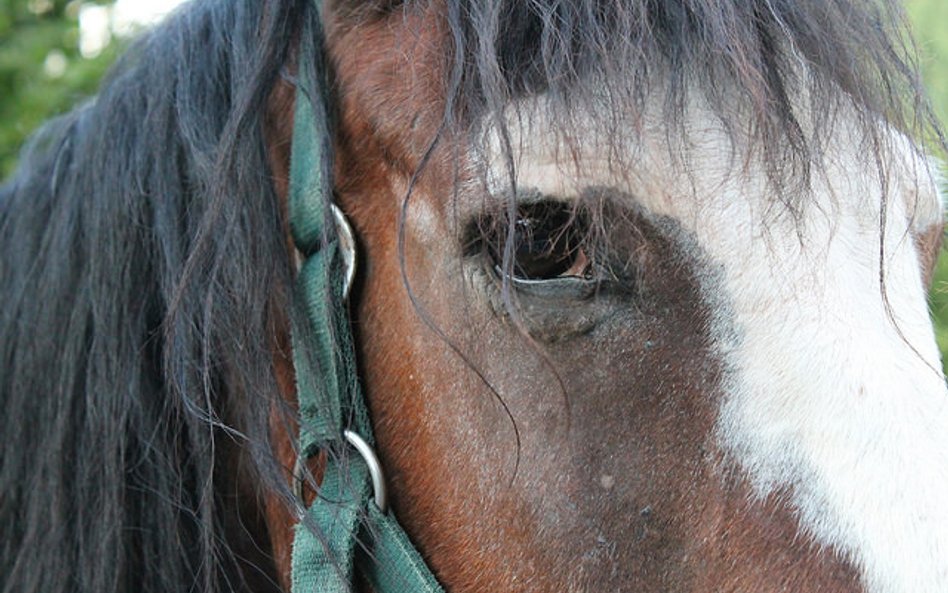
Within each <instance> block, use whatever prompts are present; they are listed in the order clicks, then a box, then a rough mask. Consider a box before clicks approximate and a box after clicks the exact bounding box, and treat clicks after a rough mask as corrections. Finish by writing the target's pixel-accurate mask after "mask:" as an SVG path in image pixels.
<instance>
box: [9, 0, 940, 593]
mask: <svg viewBox="0 0 948 593" xmlns="http://www.w3.org/2000/svg"><path fill="white" fill-rule="evenodd" d="M429 1H430V0H405V1H402V2H393V1H391V0H384V1H383V0H338V2H337V4H338V5H339V6H338V8H340V9H344V10H346V9H347V10H348V11H349V13H350V16H351V17H352V18H365V19H371V18H380V14H381V12H380V11H383V12H391V11H398V10H405V11H409V10H418V9H419V8H421V7H424V6H425V5H427V4H428V2H429ZM444 2H445V5H446V7H447V24H448V33H449V35H450V38H451V41H452V43H453V45H454V49H453V52H449V53H451V55H448V56H446V59H447V60H449V62H450V67H449V75H450V80H449V81H448V82H449V84H448V93H447V97H446V98H447V103H446V106H445V111H444V125H443V126H442V130H446V129H450V128H459V127H464V126H468V125H472V122H475V121H477V120H478V119H479V118H482V117H486V118H487V119H488V120H490V121H499V119H498V118H499V114H501V113H502V112H503V110H504V108H505V107H506V106H507V105H509V104H510V102H511V101H514V100H516V99H518V98H522V97H526V96H528V95H533V94H537V93H541V92H542V93H545V94H546V95H547V96H548V97H550V98H551V108H552V109H555V110H557V111H558V112H560V113H564V114H568V113H576V112H577V110H579V109H580V106H581V105H586V104H591V103H590V102H592V103H597V104H598V103H601V101H602V97H606V99H607V104H608V105H613V106H616V108H618V106H619V105H629V104H631V105H637V106H639V107H641V106H642V105H643V104H644V101H645V100H646V98H647V96H648V94H649V92H651V90H652V89H653V88H654V85H655V77H654V76H655V74H657V73H661V74H662V77H660V78H663V79H664V80H666V82H667V84H666V85H665V86H664V87H663V88H664V89H665V100H664V105H665V106H666V107H665V109H666V118H667V121H668V123H669V125H675V124H676V123H677V122H681V121H682V112H683V110H684V109H686V104H687V101H686V92H685V91H686V89H689V88H692V87H694V86H695V85H697V88H700V89H701V91H702V93H703V94H704V95H705V96H706V97H707V98H708V100H709V102H710V104H711V105H712V106H714V107H715V111H716V112H717V113H718V115H719V117H720V118H721V119H722V121H724V122H725V123H726V124H729V126H728V127H729V129H733V130H735V133H736V134H737V133H740V134H745V135H749V136H750V137H751V138H752V139H753V140H755V142H756V144H757V145H758V146H762V147H775V146H779V147H784V148H785V149H786V150H784V149H781V150H776V149H770V148H768V149H766V150H765V151H764V154H765V157H766V159H767V161H768V162H769V163H770V164H771V165H772V169H773V171H774V172H775V177H786V176H787V174H788V169H787V167H788V165H787V163H788V162H789V161H787V160H786V158H785V157H787V155H790V156H791V157H793V161H794V162H798V163H799V162H804V163H809V162H811V161H812V160H813V155H814V154H816V153H819V146H818V144H819V142H818V138H817V137H815V136H809V135H807V134H805V133H803V132H802V131H801V130H802V126H801V125H800V123H799V121H798V118H799V114H798V113H796V112H795V110H794V107H793V106H792V93H791V89H799V88H801V86H802V87H803V88H805V89H806V90H807V92H808V93H809V95H810V97H811V98H812V105H814V106H815V107H819V108H820V109H821V110H820V111H818V112H814V113H813V114H811V115H812V116H813V117H815V118H816V119H815V121H816V122H818V123H820V124H825V125H829V123H830V122H831V120H832V115H830V113H831V110H826V111H822V108H823V107H827V106H832V105H838V104H841V103H845V104H847V105H850V106H853V107H855V110H856V112H857V113H859V114H861V115H862V116H863V121H864V122H865V124H866V127H867V129H868V130H877V131H878V130H880V127H879V126H880V124H879V122H880V121H884V122H888V123H889V124H890V125H893V126H895V127H896V128H897V129H902V130H906V131H909V132H913V131H918V132H925V131H926V130H927V131H929V132H933V133H934V134H935V135H936V136H938V138H941V136H940V132H938V131H937V130H938V127H937V124H936V123H935V121H934V118H933V116H932V115H931V110H930V109H929V108H928V106H927V103H925V101H924V98H923V97H924V95H923V94H922V92H921V90H920V85H919V82H918V79H917V76H916V69H915V66H914V63H913V62H912V56H913V55H914V53H913V51H912V49H911V47H910V46H909V45H907V43H908V42H907V41H906V40H905V37H904V36H903V35H902V33H901V30H902V29H901V27H902V25H903V23H902V16H901V13H900V12H899V11H898V9H897V8H895V5H894V4H890V3H887V2H881V1H880V2H864V1H862V0H799V1H796V2H790V1H786V0H754V1H748V0H744V1H739V0H715V1H713V2H711V1H701V0H676V1H658V0H621V1H608V2H607V1H603V0H572V1H566V2H564V1H562V0H530V1H522V0H487V1H482V0H444ZM311 5H312V2H311V0H271V1H267V2H255V1H249V2H234V1H232V0H207V1H204V2H192V3H190V4H188V5H186V6H185V7H183V9H182V10H180V11H178V12H177V13H175V14H174V15H173V16H172V17H170V18H169V19H167V20H166V21H165V22H164V23H163V24H161V25H160V26H158V27H157V28H155V29H153V30H151V31H149V32H148V33H146V34H145V35H144V36H143V37H142V38H141V39H139V40H138V41H137V42H136V43H135V44H134V45H133V47H132V48H131V49H130V51H129V52H128V53H127V55H126V56H124V57H123V58H122V60H121V61H120V62H119V64H117V66H116V67H115V68H114V69H113V71H112V72H111V74H110V75H109V77H108V79H107V81H106V82H105V83H104V85H103V87H102V90H101V92H100V94H99V95H98V96H97V97H96V98H95V99H93V100H91V101H90V102H88V103H87V104H85V105H83V106H82V107H80V108H78V109H77V110H76V111H74V112H72V113H70V114H67V115H65V116H63V117H61V118H59V119H57V120H54V121H52V122H50V123H49V124H47V125H46V127H44V128H43V129H42V130H41V131H40V132H39V133H38V134H37V135H36V136H35V137H34V139H33V140H32V141H31V145H30V146H29V147H28V148H27V150H26V151H25V152H24V156H23V159H22V164H21V167H20V169H19V170H18V172H17V173H16V175H15V177H14V178H13V179H12V180H11V181H10V182H9V183H8V184H7V185H4V186H3V187H2V188H0V252H2V254H3V255H2V260H0V302H2V303H3V308H2V310H0V365H2V368H3V372H2V375H0V404H2V407H3V410H4V417H3V420H2V426H3V435H4V454H3V456H2V459H0V488H2V490H0V541H2V543H0V550H2V551H0V585H2V586H0V590H2V591H3V592H4V593H7V592H13V591H16V592H20V591H40V590H42V591H47V592H50V593H55V592H58V591H67V590H68V591H97V592H100V591H126V590H140V591H145V592H147V591H185V590H202V591H207V592H212V591H241V590H248V589H251V588H254V587H258V588H260V587H266V586H269V579H270V577H271V575H267V574H258V573H257V572H255V571H260V570H263V569H260V568H256V567H260V566H265V565H266V562H265V561H263V560H260V559H261V558H263V557H264V556H265V555H266V552H267V551H266V550H259V549H256V548H255V546H256V545H258V544H260V543H261V542H254V541H250V540H251V538H250V537H249V535H247V533H246V532H247V529H246V525H245V523H255V522H259V518H258V517H255V516H253V513H254V511H253V509H254V508H255V507H256V506H257V504H256V503H257V501H256V497H257V496H259V495H260V493H261V492H262V491H264V490H278V491H280V492H283V493H284V494H286V495H287V496H288V493H287V492H286V485H285V484H284V483H283V481H284V480H283V476H282V473H281V471H282V468H281V467H280V466H279V465H278V463H277V461H276V460H275V459H274V456H273V454H272V452H271V450H270V446H269V442H270V441H269V429H268V419H269V414H270V411H271V406H272V404H273V402H274V399H275V398H276V397H277V394H278V393H279V390H278V388H277V384H276V382H275V378H274V370H273V346H274V341H275V340H276V339H277V334H278V332H279V331H280V327H281V326H282V325H283V324H282V319H283V317H281V316H283V315H295V314H296V313H295V312H296V311H297V309H298V308H297V306H296V304H295V302H294V299H293V297H292V294H291V293H292V291H291V289H290V286H291V280H292V270H291V264H290V262H291V258H290V257H289V254H288V253H287V246H286V243H285V228H286V227H285V220H284V217H283V213H282V212H281V207H280V204H279V201H278V199H277V196H276V194H275V190H274V187H273V183H272V173H271V171H270V168H269V162H268V158H267V152H266V151H267V148H266V138H265V137H264V128H265V122H264V119H265V112H266V109H265V105H266V101H267V98H268V95H269V93H270V91H271V90H272V88H273V86H274V84H275V82H276V80H277V78H278V77H279V76H281V73H282V72H283V70H282V69H283V67H284V65H285V64H286V62H287V59H288V56H289V54H290V52H291V45H292V42H293V39H294V34H295V33H296V32H298V30H299V26H300V23H301V22H303V20H304V19H313V18H317V17H316V14H315V10H314V9H313V8H312V6H311ZM801 62H804V63H806V65H807V69H806V76H805V78H802V79H801V78H800V76H801V74H800V72H801V71H800V69H799V68H798V67H797V65H798V64H799V63H801ZM589 81H596V82H597V83H600V84H598V85H590V84H588V83H589ZM735 89H736V90H737V91H738V93H739V95H740V96H741V97H742V98H743V99H744V101H745V104H746V106H747V109H746V110H744V111H735V110H733V109H731V107H730V105H731V104H730V103H729V98H730V97H732V96H733V95H732V93H733V92H734V91H735ZM748 117H749V118H750V119H749V120H748V119H747V118H748ZM880 118H881V119H880ZM554 121H559V122H562V123H561V125H562V127H563V131H564V133H569V130H570V128H569V126H570V124H571V121H572V120H571V119H570V118H568V117H567V118H563V119H557V120H554ZM748 121H749V122H750V125H748V124H747V122H748ZM817 129H820V127H819V126H818V128H817ZM738 131H739V132H738ZM879 133H880V135H879V136H876V137H877V138H878V137H881V132H879ZM435 140H436V139H432V141H433V142H434V141H435ZM942 145H943V143H942ZM793 170H794V171H797V170H798V169H796V168H795V169H793ZM237 451H239V452H240V453H239V454H238V453H237ZM249 484H259V490H255V489H253V488H249V490H248V489H247V488H248V485H249Z"/></svg>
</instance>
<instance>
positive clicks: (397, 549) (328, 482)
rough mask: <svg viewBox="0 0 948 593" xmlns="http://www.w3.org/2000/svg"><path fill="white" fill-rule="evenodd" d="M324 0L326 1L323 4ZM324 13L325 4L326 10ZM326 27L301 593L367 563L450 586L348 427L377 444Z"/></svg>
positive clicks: (302, 411)
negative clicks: (339, 230) (439, 577)
mask: <svg viewBox="0 0 948 593" xmlns="http://www.w3.org/2000/svg"><path fill="white" fill-rule="evenodd" d="M317 4H318V2H317ZM316 14H317V15H318V10H317V12H316ZM322 47H323V43H322V31H321V27H320V25H319V24H318V23H317V22H314V21H313V20H312V19H309V20H307V21H306V23H305V24H304V27H303V31H302V35H301V40H300V53H299V75H298V81H297V94H296V107H295V113H294V124H293V146H292V155H291V162H290V196H289V212H290V227H291V231H292V233H293V239H294V241H295V243H296V248H297V250H298V251H299V252H300V253H301V254H302V257H303V258H304V261H303V263H302V265H301V266H300V269H299V274H298V277H297V286H296V289H297V291H298V292H297V296H298V297H299V300H300V302H302V304H303V308H304V312H305V316H304V317H305V319H303V320H297V321H294V323H293V325H292V327H291V330H292V341H293V362H294V365H295V368H296V387H297V399H298V402H299V417H300V423H301V428H300V442H299V450H300V454H301V455H303V456H305V457H309V456H311V455H314V454H316V453H317V452H318V451H320V450H327V451H329V455H328V456H327V463H326V468H325V473H324V475H323V478H322V482H321V484H320V487H319V493H318V496H317V499H316V501H315V502H314V503H313V505H312V506H311V507H310V508H309V509H307V511H306V517H305V519H304V520H303V521H301V522H300V524H298V525H297V527H296V534H295V538H294V541H293V553H292V562H293V566H292V571H293V572H292V577H291V579H292V590H293V592H294V593H343V592H348V591H351V589H352V583H353V582H354V577H355V571H356V570H357V569H358V570H359V571H360V572H361V573H362V574H363V575H364V576H365V580H366V581H367V582H368V583H369V584H370V586H371V587H372V588H373V590H374V591H375V592H376V593H443V590H442V588H441V587H440V586H439V585H438V583H437V581H436V580H435V578H434V575H433V574H432V573H431V571H430V570H429V569H428V567H427V566H426V565H425V563H424V560H423V559H422V558H421V556H420V555H419V554H418V551H417V550H415V548H414V547H413V546H412V544H411V542H410V541H409V539H408V536H407V534H405V532H404V530H403V529H402V528H401V526H400V525H399V524H398V522H397V520H396V519H395V517H394V515H393V514H392V513H391V512H389V513H383V512H382V511H381V510H380V509H379V508H378V507H377V506H376V505H375V502H374V500H373V491H372V482H371V476H370V474H369V470H368V467H367V466H366V464H365V462H364V461H363V459H362V458H361V457H360V456H359V455H357V454H351V452H349V451H348V450H346V449H344V448H343V449H340V447H345V446H346V445H345V440H344V438H343V431H344V430H347V429H348V430H353V431H355V432H357V433H358V434H359V435H361V436H362V438H363V439H365V440H366V441H367V442H368V443H369V444H372V443H373V437H372V430H371V424H370V422H369V417H368V410H367V408H366V405H365V401H364V399H363V396H362V393H361V388H360V385H359V381H358V376H357V371H356V363H355V349H354V347H353V344H352V334H351V328H350V327H349V318H348V311H347V309H346V306H345V295H344V294H343V293H344V289H343V284H344V282H345V280H344V276H345V273H344V272H345V270H344V267H345V264H344V262H343V258H342V255H341V247H340V243H339V239H338V237H337V234H336V231H335V226H334V223H333V218H332V215H331V209H330V207H331V200H332V177H331V175H332V154H331V134H330V132H329V128H330V126H329V118H328V110H327V108H326V105H327V97H326V95H325V93H326V91H325V89H326V82H325V80H319V78H320V77H321V76H323V75H322V74H317V75H316V78H317V80H314V79H313V73H315V72H322V71H323V68H317V67H316V66H317V65H319V64H323V63H325V60H324V56H323V55H322V53H321V52H322Z"/></svg>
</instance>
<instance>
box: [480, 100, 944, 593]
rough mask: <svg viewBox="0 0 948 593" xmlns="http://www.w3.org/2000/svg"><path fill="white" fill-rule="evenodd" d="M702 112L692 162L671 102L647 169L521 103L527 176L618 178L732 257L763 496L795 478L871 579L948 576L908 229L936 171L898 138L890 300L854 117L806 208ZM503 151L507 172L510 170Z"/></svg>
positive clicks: (812, 531)
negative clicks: (613, 158)
mask: <svg viewBox="0 0 948 593" xmlns="http://www.w3.org/2000/svg"><path fill="white" fill-rule="evenodd" d="M538 112H542V109H541V110H538ZM691 117H692V118H693V121H692V122H690V123H689V125H688V126H687V128H688V129H689V130H690V132H691V136H690V137H689V144H688V145H689V147H690V148H689V150H690V152H689V156H690V159H691V161H690V162H691V166H692V167H693V168H692V169H691V172H692V174H691V175H688V174H683V173H682V172H681V170H679V169H677V168H676V166H672V165H669V161H670V159H669V158H668V150H667V149H666V148H665V144H664V142H665V139H666V136H665V129H664V128H663V127H662V123H661V120H660V117H656V118H655V119H654V120H653V125H652V126H651V127H648V126H646V129H645V132H644V134H643V137H642V143H641V144H640V145H639V146H637V147H636V148H635V150H636V152H635V154H638V155H640V156H639V157H637V158H638V164H637V165H635V166H633V169H634V170H631V171H629V170H626V171H624V172H623V174H622V175H616V174H614V173H613V172H610V168H609V167H607V166H604V165H603V164H602V163H603V162H604V161H605V159H603V160H601V161H597V160H596V159H595V158H588V157H589V156H590V155H588V154H584V155H583V156H584V159H586V160H584V161H583V162H582V163H581V166H580V167H578V168H577V169H576V171H574V170H573V168H572V167H571V166H567V167H565V168H564V167H559V166H557V165H556V161H557V156H558V154H559V155H562V154H569V152H568V151H562V150H560V151H558V150H557V148H556V141H555V140H554V139H552V138H550V137H549V135H545V130H546V129H548V127H547V126H544V125H543V124H542V122H540V121H536V120H534V121H533V125H531V124H530V123H529V121H530V120H529V118H527V119H526V120H524V119H522V115H521V116H518V117H517V118H514V119H512V127H513V132H515V135H514V138H513V145H514V146H515V147H516V150H515V152H516V156H517V158H516V160H517V171H518V183H519V184H520V185H521V186H531V187H537V188H539V189H540V190H541V191H543V192H545V193H548V194H549V195H551V196H554V197H556V196H562V197H564V198H566V197H570V196H575V195H576V194H577V192H578V191H580V190H581V189H582V188H583V187H586V186H599V187H602V186H616V187H619V188H621V189H623V190H625V191H627V192H628V193H629V194H631V195H633V196H635V199H636V201H637V203H638V205H639V206H641V207H644V208H645V209H646V210H647V211H649V212H651V213H652V214H654V215H659V216H669V217H672V218H674V219H676V220H677V221H678V222H679V223H680V224H681V225H682V226H683V227H684V228H685V229H687V230H689V231H690V232H691V233H693V234H694V236H695V237H696V238H697V241H698V243H699V244H700V246H701V248H702V249H703V250H704V251H705V253H706V255H707V256H709V259H710V261H711V263H712V264H713V265H714V266H717V267H719V268H720V269H719V270H716V271H715V272H714V273H713V274H709V277H708V279H707V280H708V283H709V285H710V284H713V286H710V287H709V290H717V291H721V292H723V298H721V299H720V300H721V302H722V303H724V307H723V309H722V311H719V312H717V315H718V317H719V320H720V321H721V322H720V323H719V324H718V330H717V332H718V335H717V336H716V338H717V343H718V345H719V347H720V349H721V355H722V356H723V357H724V360H725V362H726V364H727V365H728V367H729V370H730V372H729V376H730V377H731V379H730V382H729V385H727V392H726V397H725V400H724V402H723V405H722V409H721V413H720V417H719V423H718V430H719V439H720V442H721V443H722V445H723V448H724V449H725V452H726V454H727V455H728V456H729V457H730V460H731V461H732V462H733V463H736V464H737V465H738V466H739V467H740V468H741V469H742V470H743V472H744V473H745V475H746V476H747V477H748V479H749V480H750V481H751V482H752V484H753V485H754V487H755V490H756V492H757V494H758V495H759V496H761V497H764V496H766V495H767V494H769V493H771V492H774V491H775V490H776V489H782V490H785V491H789V492H790V493H791V503H792V505H793V507H794V509H795V511H796V513H797V514H798V517H799V520H800V525H801V528H802V529H803V530H805V531H806V532H807V533H808V534H809V535H810V536H811V537H812V538H813V539H815V540H816V541H817V542H818V543H820V544H823V545H827V546H833V547H835V548H836V550H837V551H839V552H842V553H844V554H845V555H846V556H848V557H849V558H850V559H851V560H852V561H853V563H854V565H855V566H856V568H857V569H858V570H860V571H861V573H862V576H863V580H864V583H865V585H866V589H867V591H869V593H945V592H946V591H948V392H946V388H945V383H944V378H943V377H942V375H941V372H940V371H939V370H937V369H940V363H939V354H938V351H937V348H936V346H935V340H934V334H933V330H932V327H931V322H930V320H929V317H928V309H927V301H926V292H925V287H923V285H922V284H923V283H922V279H921V272H920V270H919V259H918V254H917V252H916V247H915V244H914V242H913V240H912V238H911V236H909V235H908V231H909V228H910V226H911V225H913V224H914V225H915V227H916V228H926V226H928V225H930V224H933V223H935V222H937V221H938V220H939V218H940V216H941V206H940V204H939V203H938V200H937V197H936V195H937V192H936V190H935V188H934V184H933V183H932V181H931V175H930V171H929V170H928V168H927V167H926V166H925V164H924V163H923V162H922V161H921V160H920V159H917V158H916V156H915V155H914V154H913V153H912V151H911V150H910V149H909V148H908V147H907V145H906V144H905V143H904V141H903V140H901V139H899V138H897V137H894V138H893V144H899V143H902V147H901V148H898V147H897V148H894V149H893V153H894V154H896V155H898V159H897V160H902V161H904V162H902V163H895V162H891V163H889V165H888V166H889V180H890V184H889V188H888V191H889V195H888V198H889V199H888V206H887V213H886V219H887V226H886V232H885V275H886V288H887V291H886V295H887V298H888V304H889V308H888V310H887V308H886V305H885V302H884V301H883V297H882V293H881V290H880V284H879V228H880V227H879V221H880V203H881V202H880V199H879V198H880V196H881V194H882V192H883V189H882V185H881V183H880V180H879V175H878V174H877V172H876V171H875V170H874V167H873V161H872V159H871V158H861V157H864V156H865V155H863V154H860V153H859V151H860V150H862V149H861V148H860V145H859V142H858V140H854V139H852V138H847V137H846V134H845V133H841V134H840V135H839V137H838V138H836V139H835V140H834V142H835V145H834V146H831V147H828V150H827V154H831V155H833V156H832V158H831V161H832V162H830V163H829V164H828V166H827V168H826V171H825V172H822V173H817V174H816V175H815V178H814V187H815V191H814V192H813V193H814V195H813V196H812V197H808V198H806V202H805V204H806V206H805V208H804V210H803V212H804V214H803V216H802V223H801V224H800V225H799V226H798V225H797V222H796V221H794V220H793V218H792V217H791V216H790V215H788V214H787V213H785V212H783V211H782V208H781V207H779V206H776V207H775V206H774V196H773V195H772V194H771V193H769V190H768V189H767V186H766V184H765V182H764V175H763V173H761V172H760V171H757V172H756V173H754V172H753V171H749V170H748V169H747V168H743V167H742V165H743V164H744V163H743V162H742V161H741V160H740V159H738V160H737V161H733V160H732V159H731V156H732V155H731V152H730V144H729V142H728V140H727V137H726V135H725V134H724V132H723V131H722V130H721V129H719V127H718V126H716V125H715V123H714V122H715V121H716V120H715V119H714V117H713V116H712V115H710V114H702V112H701V110H700V109H697V108H695V109H692V110H691ZM525 122H526V123H525ZM518 125H525V126H527V127H526V128H521V129H520V133H519V134H518V133H516V132H517V126H518ZM842 128H843V125H842V124H841V125H840V129H842ZM492 152H493V151H492ZM630 153H631V149H630ZM492 156H493V158H490V157H488V162H489V166H490V167H491V169H492V171H493V172H492V174H490V177H492V179H491V183H492V184H493V183H498V184H499V185H498V187H499V188H503V184H504V183H505V181H504V180H505V177H504V173H503V172H504V171H505V169H504V168H503V166H502V165H503V161H502V160H500V159H498V158H496V153H495V155H492ZM735 164H736V165H737V166H735ZM564 171H568V172H569V173H564ZM913 216H914V219H913ZM798 231H802V239H801V235H800V234H799V233H798ZM711 276H713V278H712V277H711ZM722 283H723V285H722ZM893 318H894V319H895V320H896V321H897V324H898V325H897V326H896V325H895V324H893V322H892V319H893ZM799 593H809V592H799Z"/></svg>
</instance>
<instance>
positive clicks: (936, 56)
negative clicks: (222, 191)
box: [0, 0, 948, 361]
mask: <svg viewBox="0 0 948 593" xmlns="http://www.w3.org/2000/svg"><path fill="white" fill-rule="evenodd" d="M139 1H141V2H147V1H148V0H139ZM93 3H94V4H109V3H110V1H109V0H88V1H82V0H71V1H67V0H0V179H2V178H5V177H7V176H8V175H9V173H10V172H12V170H13V167H14V166H15V162H16V154H17V151H18V150H19V147H20V145H21V144H22V143H23V141H24V139H25V138H26V137H27V136H28V135H29V133H30V132H31V131H32V130H33V129H34V128H36V126H37V125H38V124H40V123H41V122H42V121H44V120H45V119H47V118H49V117H50V116H52V115H55V114H58V113H62V112H64V111H67V110H68V109H69V108H70V107H71V106H73V105H75V104H76V103H78V102H80V101H81V100H82V99H83V98H85V97H88V96H90V95H91V94H93V93H94V92H95V88H96V86H97V84H98V81H99V78H100V77H101V76H102V74H103V73H104V72H105V70H106V69H107V68H108V66H109V64H111V62H112V61H113V60H114V58H115V57H116V56H117V55H118V54H119V53H120V52H121V50H122V47H123V45H124V43H123V42H122V40H118V41H115V42H113V43H112V44H111V45H110V46H109V47H108V48H107V49H106V50H105V51H104V52H103V53H102V54H100V55H99V56H97V57H95V58H92V59H85V58H83V57H82V56H81V55H80V52H79V26H78V15H79V9H80V8H81V6H82V5H83V4H93ZM907 5H908V11H909V16H910V18H911V21H912V24H913V28H914V33H915V36H916V39H917V40H918V44H919V48H920V50H921V54H922V70H923V75H924V78H925V81H926V85H927V86H928V88H929V91H930V94H931V97H932V101H933V103H934V104H935V110H936V112H937V113H938V115H939V116H940V118H941V120H942V121H943V122H948V0H908V2H907ZM53 54H55V55H53ZM51 55H53V58H52V59H54V60H56V61H58V62H59V63H60V64H62V63H63V58H64V59H65V68H64V69H61V70H62V71H61V72H58V73H56V72H54V73H50V72H51V71H50V68H48V67H44V64H47V63H48V60H49V59H51V58H50V57H51ZM942 156H944V155H942ZM945 189H946V191H948V188H945ZM931 304H932V313H933V316H934V318H935V328H936V334H937V337H938V342H939V346H940V347H941V349H942V353H943V355H942V359H943V360H945V361H948V356H946V355H945V353H948V257H942V258H941V260H940V261H939V264H938V272H937V274H936V280H935V283H934V287H933V289H932V293H931Z"/></svg>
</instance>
